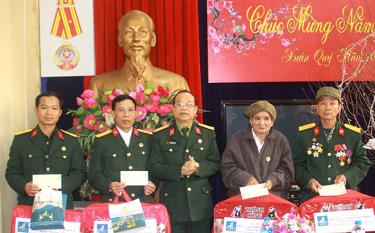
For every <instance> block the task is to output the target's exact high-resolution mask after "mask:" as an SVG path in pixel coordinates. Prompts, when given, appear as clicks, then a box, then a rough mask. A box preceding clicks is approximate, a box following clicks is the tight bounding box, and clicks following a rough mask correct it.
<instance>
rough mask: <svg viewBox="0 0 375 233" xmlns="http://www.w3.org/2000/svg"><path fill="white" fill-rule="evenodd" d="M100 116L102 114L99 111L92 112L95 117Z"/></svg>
mask: <svg viewBox="0 0 375 233" xmlns="http://www.w3.org/2000/svg"><path fill="white" fill-rule="evenodd" d="M102 115H103V113H102V111H100V110H98V111H95V112H94V116H95V117H101V116H102Z"/></svg>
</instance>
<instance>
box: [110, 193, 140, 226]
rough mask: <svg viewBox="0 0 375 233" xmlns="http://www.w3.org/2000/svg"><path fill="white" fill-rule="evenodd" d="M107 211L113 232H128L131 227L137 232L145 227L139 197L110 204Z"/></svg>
mask: <svg viewBox="0 0 375 233" xmlns="http://www.w3.org/2000/svg"><path fill="white" fill-rule="evenodd" d="M108 211H109V217H110V219H111V224H112V229H113V232H114V233H122V232H130V231H131V230H133V229H136V230H137V231H136V232H139V231H140V230H142V229H144V228H145V227H146V222H145V215H144V213H143V209H142V205H141V202H140V201H139V199H136V200H134V201H129V202H125V203H121V204H110V205H109V206H108Z"/></svg>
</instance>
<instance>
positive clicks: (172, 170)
mask: <svg viewBox="0 0 375 233" xmlns="http://www.w3.org/2000/svg"><path fill="white" fill-rule="evenodd" d="M189 155H192V156H193V157H194V159H195V161H196V162H198V163H199V168H198V171H197V172H196V173H195V174H192V175H191V176H183V177H181V167H182V166H183V164H184V163H185V161H187V160H188V156H189ZM219 164H220V155H219V151H218V148H217V144H216V141H215V132H214V130H213V127H209V126H206V125H203V124H198V123H196V122H194V123H193V125H192V126H191V129H190V133H189V137H188V141H187V145H185V143H184V140H183V137H182V135H181V133H180V131H179V130H178V128H177V126H176V125H175V124H173V125H171V126H164V127H162V128H159V129H158V130H156V131H155V132H154V142H153V146H152V151H151V157H150V161H149V170H150V172H151V173H152V174H154V175H155V176H156V177H157V178H159V180H160V181H162V182H163V183H162V185H161V190H160V202H161V203H163V204H165V205H166V206H167V208H168V212H169V216H170V218H171V221H172V227H173V222H191V221H200V220H202V219H208V218H210V217H212V212H213V208H212V200H211V191H212V188H211V186H210V184H209V182H208V177H209V176H211V175H214V174H215V173H216V172H217V171H218V169H219Z"/></svg>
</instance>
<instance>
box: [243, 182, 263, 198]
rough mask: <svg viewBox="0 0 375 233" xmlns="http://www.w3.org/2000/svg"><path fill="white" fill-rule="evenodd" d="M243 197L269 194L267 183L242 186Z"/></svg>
mask: <svg viewBox="0 0 375 233" xmlns="http://www.w3.org/2000/svg"><path fill="white" fill-rule="evenodd" d="M240 192H241V196H242V199H248V198H254V197H260V196H266V195H268V194H269V192H268V189H267V188H266V183H262V184H255V185H248V186H244V187H240Z"/></svg>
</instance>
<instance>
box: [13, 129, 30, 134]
mask: <svg viewBox="0 0 375 233" xmlns="http://www.w3.org/2000/svg"><path fill="white" fill-rule="evenodd" d="M31 131H32V129H25V130H21V131H17V132H16V133H15V134H16V135H21V134H25V133H29V132H31Z"/></svg>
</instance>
